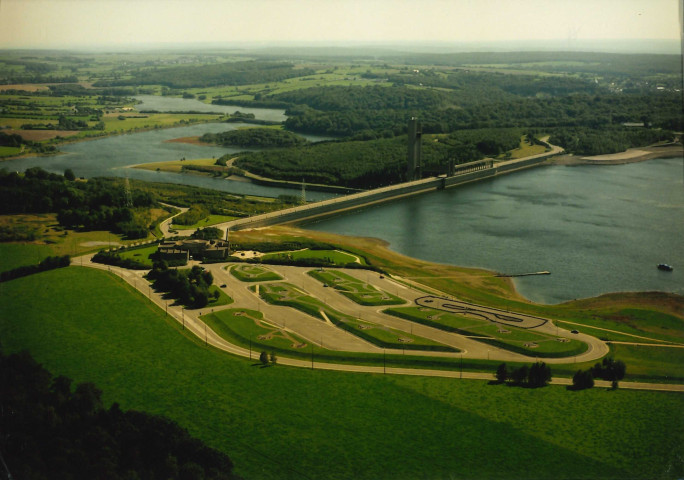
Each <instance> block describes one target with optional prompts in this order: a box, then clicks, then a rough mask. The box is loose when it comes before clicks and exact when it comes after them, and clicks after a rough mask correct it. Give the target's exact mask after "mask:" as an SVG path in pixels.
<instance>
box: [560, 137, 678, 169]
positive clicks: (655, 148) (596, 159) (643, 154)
mask: <svg viewBox="0 0 684 480" xmlns="http://www.w3.org/2000/svg"><path fill="white" fill-rule="evenodd" d="M678 157H684V147H683V146H682V144H681V143H678V144H667V145H651V146H648V147H636V148H630V149H628V150H625V151H624V152H618V153H607V154H603V155H592V156H586V157H580V156H575V155H571V154H567V155H559V156H557V157H554V158H553V159H552V160H551V161H550V162H549V165H566V166H574V165H624V164H626V163H636V162H644V161H646V160H653V159H654V158H678Z"/></svg>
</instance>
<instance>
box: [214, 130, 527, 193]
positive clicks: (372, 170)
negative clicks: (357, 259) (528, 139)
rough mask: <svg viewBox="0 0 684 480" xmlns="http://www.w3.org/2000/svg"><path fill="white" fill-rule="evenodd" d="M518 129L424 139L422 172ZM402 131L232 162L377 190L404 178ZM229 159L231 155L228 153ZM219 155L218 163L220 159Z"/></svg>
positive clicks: (482, 151)
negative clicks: (395, 135) (398, 134)
mask: <svg viewBox="0 0 684 480" xmlns="http://www.w3.org/2000/svg"><path fill="white" fill-rule="evenodd" d="M522 134H523V132H522V130H520V129H485V130H464V131H459V132H455V133H452V134H450V135H441V136H435V137H434V138H432V140H431V141H424V142H423V147H422V158H423V163H424V166H425V170H430V171H431V172H432V173H446V165H447V162H448V161H449V160H450V159H454V160H455V162H456V163H464V162H469V161H473V160H479V159H481V158H483V157H484V156H485V155H498V154H500V153H502V152H505V151H507V150H511V149H513V148H516V147H518V145H519V144H520V137H521V135H522ZM406 143H407V138H406V135H402V136H397V137H390V138H380V139H374V140H367V141H361V140H356V141H331V142H320V143H316V144H312V145H305V146H300V147H292V148H286V149H280V150H277V151H260V152H249V153H243V154H242V155H240V157H239V158H238V159H237V160H236V162H235V165H236V166H237V167H239V168H243V169H245V170H248V171H250V172H252V173H256V174H258V175H262V176H265V177H268V178H276V179H280V180H292V181H301V179H302V178H304V179H305V180H306V182H307V183H322V184H332V185H341V186H345V187H351V188H363V189H367V188H376V187H380V186H385V185H389V184H392V183H397V182H400V181H404V180H405V179H406ZM230 156H231V157H232V156H234V155H230ZM221 161H222V159H219V160H218V162H221Z"/></svg>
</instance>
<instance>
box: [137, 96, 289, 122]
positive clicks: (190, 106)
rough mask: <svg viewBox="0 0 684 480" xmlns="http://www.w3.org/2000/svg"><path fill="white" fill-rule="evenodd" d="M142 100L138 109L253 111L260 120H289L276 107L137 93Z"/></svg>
mask: <svg viewBox="0 0 684 480" xmlns="http://www.w3.org/2000/svg"><path fill="white" fill-rule="evenodd" d="M133 98H135V99H136V100H138V101H140V102H141V103H140V104H139V105H136V107H135V108H136V109H137V110H138V111H149V110H156V111H158V112H203V113H223V114H226V113H235V112H236V111H240V112H241V113H253V114H254V115H255V116H256V118H258V119H260V120H269V121H271V122H284V121H285V120H287V116H286V115H285V111H284V110H282V109H274V108H250V107H239V106H237V105H211V104H208V103H204V102H201V101H199V100H194V99H191V98H176V97H162V96H159V95H136V96H135V97H133Z"/></svg>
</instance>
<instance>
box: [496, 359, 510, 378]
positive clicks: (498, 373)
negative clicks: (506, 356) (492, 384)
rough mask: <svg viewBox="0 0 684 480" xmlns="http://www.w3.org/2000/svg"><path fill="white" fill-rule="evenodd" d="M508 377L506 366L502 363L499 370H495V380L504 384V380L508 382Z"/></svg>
mask: <svg viewBox="0 0 684 480" xmlns="http://www.w3.org/2000/svg"><path fill="white" fill-rule="evenodd" d="M508 376H509V372H508V366H507V365H506V364H505V363H502V364H501V365H499V368H497V369H496V380H497V381H498V382H499V383H504V382H505V381H506V380H508Z"/></svg>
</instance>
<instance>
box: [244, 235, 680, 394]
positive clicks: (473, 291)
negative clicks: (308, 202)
mask: <svg viewBox="0 0 684 480" xmlns="http://www.w3.org/2000/svg"><path fill="white" fill-rule="evenodd" d="M264 239H270V241H272V242H285V241H297V240H299V241H301V240H302V239H313V240H315V241H320V242H324V243H328V244H332V245H336V246H338V247H339V248H340V249H343V250H345V251H349V252H352V253H354V254H357V255H359V256H362V257H364V258H366V259H367V261H368V263H369V264H370V265H372V266H374V267H379V268H381V269H383V270H385V271H387V272H389V273H391V274H393V275H396V276H399V277H400V280H401V281H404V282H406V283H407V284H409V285H411V286H412V287H413V288H418V289H422V290H424V291H425V292H426V293H441V294H447V295H452V296H454V297H457V298H460V299H463V300H466V301H471V302H473V303H478V304H481V305H488V306H493V307H497V308H502V309H504V310H506V309H508V310H511V311H518V312H521V313H528V314H531V315H537V316H541V317H544V318H550V319H553V320H554V322H558V324H559V326H560V327H561V328H566V327H568V326H569V325H573V327H572V328H579V329H580V330H582V329H583V327H584V326H585V325H587V326H591V328H592V330H589V329H588V330H587V333H589V334H597V333H601V332H603V333H605V334H606V335H610V333H609V332H607V331H606V329H607V330H614V331H617V332H619V333H622V334H623V335H627V337H628V338H631V339H632V341H635V342H637V343H649V342H646V341H644V338H643V337H646V338H647V339H653V340H655V342H650V343H660V344H661V345H662V344H663V342H674V343H678V344H684V315H682V313H681V312H682V311H684V299H682V297H680V296H677V295H673V294H667V293H642V294H639V293H632V294H609V295H602V296H600V297H596V298H589V299H581V300H575V301H572V302H566V303H563V304H560V305H541V304H535V303H532V302H530V301H528V300H526V299H525V298H524V297H522V296H521V295H520V294H518V293H517V292H516V291H515V288H514V287H513V283H512V281H511V279H510V278H504V277H496V276H494V274H493V272H489V271H486V270H478V269H472V268H463V267H456V266H451V265H440V264H434V263H429V262H425V261H422V260H417V259H414V258H410V257H406V256H404V255H400V254H397V253H395V252H392V251H391V250H389V249H388V248H387V244H386V242H383V241H382V240H378V239H372V238H359V237H344V236H338V235H334V234H329V233H324V232H315V231H304V230H300V229H297V228H293V227H272V228H268V229H264V230H260V231H258V232H250V231H240V232H235V234H234V235H233V240H234V241H236V242H240V241H243V242H250V241H251V242H256V241H263V240H264ZM561 321H565V322H573V323H561ZM597 329H604V330H597ZM630 335H639V336H640V337H630ZM598 336H601V337H603V336H604V335H598ZM608 338H610V337H608ZM611 339H612V338H611ZM610 348H611V354H612V355H615V356H618V354H621V353H622V352H627V353H628V354H629V356H630V358H631V359H633V361H634V362H636V363H640V364H641V363H643V365H648V366H647V367H643V368H641V367H639V368H637V367H635V368H634V369H631V368H630V369H629V370H628V375H629V374H630V372H631V374H632V376H631V378H632V379H634V380H638V379H645V380H649V379H650V380H652V381H667V382H669V381H676V382H684V376H683V375H682V373H681V366H682V365H684V349H683V348H667V347H663V346H653V347H649V346H626V345H614V344H611V345H610ZM654 356H655V357H657V358H658V359H659V362H652V361H651V360H650V359H651V358H653V357H654ZM656 363H657V365H658V366H656ZM591 366H592V364H591V363H589V364H582V363H578V364H574V363H570V364H568V365H565V366H563V365H558V366H555V367H554V372H555V373H557V374H562V375H566V376H572V375H573V374H574V373H575V371H576V370H577V369H578V368H583V369H586V368H589V367H591Z"/></svg>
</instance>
